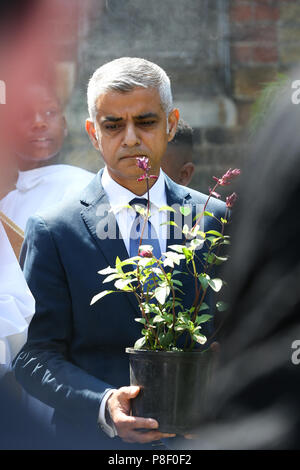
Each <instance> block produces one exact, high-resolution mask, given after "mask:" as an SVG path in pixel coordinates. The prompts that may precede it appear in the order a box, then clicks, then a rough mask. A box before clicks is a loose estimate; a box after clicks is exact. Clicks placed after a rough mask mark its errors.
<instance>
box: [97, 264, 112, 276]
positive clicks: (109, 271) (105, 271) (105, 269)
mask: <svg viewBox="0 0 300 470" xmlns="http://www.w3.org/2000/svg"><path fill="white" fill-rule="evenodd" d="M116 272H117V270H116V268H111V267H110V266H108V267H107V268H104V269H101V270H100V271H98V274H103V275H104V276H105V275H106V274H112V273H116Z"/></svg>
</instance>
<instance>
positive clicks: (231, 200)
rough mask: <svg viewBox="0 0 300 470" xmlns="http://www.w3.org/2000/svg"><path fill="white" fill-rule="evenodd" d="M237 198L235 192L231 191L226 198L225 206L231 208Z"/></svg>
mask: <svg viewBox="0 0 300 470" xmlns="http://www.w3.org/2000/svg"><path fill="white" fill-rule="evenodd" d="M237 198H238V197H237V194H236V193H232V194H231V195H230V196H228V197H227V198H226V207H228V209H231V208H232V207H233V206H234V204H235V202H236V200H237Z"/></svg>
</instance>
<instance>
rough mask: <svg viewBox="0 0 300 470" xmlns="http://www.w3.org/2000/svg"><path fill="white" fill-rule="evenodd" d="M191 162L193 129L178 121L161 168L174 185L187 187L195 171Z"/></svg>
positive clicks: (181, 120)
mask: <svg viewBox="0 0 300 470" xmlns="http://www.w3.org/2000/svg"><path fill="white" fill-rule="evenodd" d="M192 160H193V129H192V128H191V127H190V126H189V125H188V124H187V123H186V122H184V121H183V119H179V122H178V127H177V130H176V134H175V137H174V139H173V140H171V142H169V143H168V146H167V150H166V153H165V155H164V156H163V158H162V161H161V167H162V170H163V171H164V172H165V173H166V174H167V175H168V176H169V177H170V178H172V180H173V181H175V183H178V184H182V185H183V186H188V185H189V184H190V182H191V179H192V177H193V174H194V171H195V165H194V163H193V162H192Z"/></svg>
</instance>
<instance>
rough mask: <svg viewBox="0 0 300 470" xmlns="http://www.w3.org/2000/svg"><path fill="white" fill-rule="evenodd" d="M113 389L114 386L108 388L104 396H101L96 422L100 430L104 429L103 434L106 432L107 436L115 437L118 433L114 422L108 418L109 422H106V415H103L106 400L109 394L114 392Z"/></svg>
mask: <svg viewBox="0 0 300 470" xmlns="http://www.w3.org/2000/svg"><path fill="white" fill-rule="evenodd" d="M115 390H116V389H114V388H109V389H108V390H107V392H106V393H105V395H104V397H103V398H102V401H101V405H100V409H99V415H98V424H99V426H100V427H101V429H102V431H104V432H105V434H107V435H108V436H109V437H115V436H117V435H118V433H117V430H116V427H115V425H114V423H113V422H112V421H111V420H110V423H109V424H108V423H107V420H106V417H105V411H106V402H107V400H108V399H109V397H110V396H111V394H112V393H113V392H115Z"/></svg>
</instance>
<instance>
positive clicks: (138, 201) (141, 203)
mask: <svg viewBox="0 0 300 470" xmlns="http://www.w3.org/2000/svg"><path fill="white" fill-rule="evenodd" d="M129 204H130V206H135V205H139V206H144V207H146V206H147V204H148V201H147V199H146V198H144V197H135V198H133V199H132V200H131V201H130V202H129Z"/></svg>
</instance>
